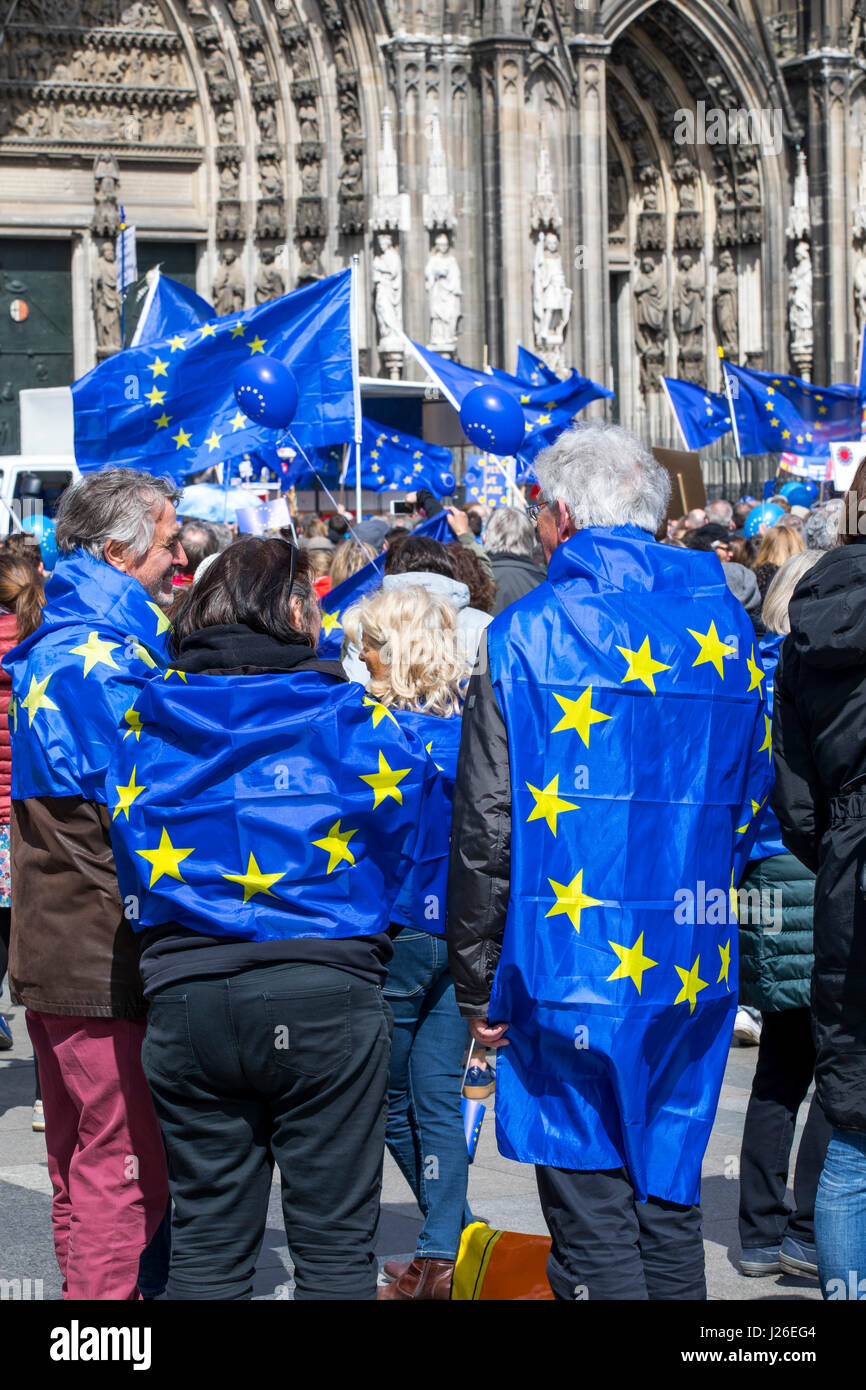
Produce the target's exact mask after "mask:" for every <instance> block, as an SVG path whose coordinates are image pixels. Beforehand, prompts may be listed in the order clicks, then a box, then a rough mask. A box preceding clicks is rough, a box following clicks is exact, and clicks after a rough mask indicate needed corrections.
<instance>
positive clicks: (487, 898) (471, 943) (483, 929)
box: [447, 635, 511, 1022]
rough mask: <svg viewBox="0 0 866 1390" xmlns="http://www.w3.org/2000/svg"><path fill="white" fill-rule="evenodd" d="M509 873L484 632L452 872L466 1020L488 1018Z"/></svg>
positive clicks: (458, 983) (464, 750)
mask: <svg viewBox="0 0 866 1390" xmlns="http://www.w3.org/2000/svg"><path fill="white" fill-rule="evenodd" d="M510 878H511V781H510V774H509V761H508V735H507V732H506V728H505V720H504V719H503V718H502V714H501V712H500V709H499V706H498V704H497V703H496V696H495V694H494V692H493V685H492V683H491V680H490V671H489V669H488V665H487V641H486V637H485V636H483V635H482V638H481V649H480V651H479V653H478V663H477V667H476V674H475V675H473V677H472V679H471V681H470V682H469V689H468V691H467V693H466V703H465V705H464V707H463V727H462V731H461V735H460V755H459V758H458V760H457V781H456V784H455V788H454V815H453V819H452V822H451V862H450V867H449V872H448V926H447V940H448V962H449V965H450V967H451V975H452V978H453V980H454V989H455V992H456V995H457V1003H458V1006H459V1008H460V1012H461V1014H462V1015H463V1016H464V1018H486V1017H487V1001H488V999H489V998H490V989H491V986H492V984H493V976H494V975H495V974H496V967H497V965H498V964H499V956H500V953H501V951H502V937H503V934H504V932H505V917H506V913H507V911H508V896H509V883H510ZM494 1022H495V1020H494Z"/></svg>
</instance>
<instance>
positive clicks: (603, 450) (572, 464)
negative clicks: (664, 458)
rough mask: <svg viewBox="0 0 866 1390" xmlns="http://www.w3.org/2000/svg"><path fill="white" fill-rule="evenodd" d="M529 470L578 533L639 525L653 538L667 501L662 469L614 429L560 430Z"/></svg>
mask: <svg viewBox="0 0 866 1390" xmlns="http://www.w3.org/2000/svg"><path fill="white" fill-rule="evenodd" d="M533 468H534V470H535V475H536V477H537V478H538V481H539V483H540V485H541V491H542V494H543V496H544V498H545V501H546V502H548V503H551V502H555V501H556V499H557V498H559V499H560V500H561V501H562V502H564V503H565V506H566V507H567V508H568V513H569V516H570V517H571V519H572V521H573V523H574V525H575V526H576V527H577V529H578V530H583V529H585V528H586V527H588V526H600V527H612V526H639V527H640V528H641V530H643V531H651V532H652V533H653V534H655V532H656V531H657V530H658V528H659V525H660V524H661V519H662V517H663V516H664V514H665V509H666V507H667V505H668V501H669V500H670V495H671V484H670V478H669V477H668V475H667V473H666V472H665V470H664V468H662V466H661V464H660V463H658V462H657V461H656V459H654V458H653V456H652V454H651V453H649V452H648V451H647V450H646V449H645V448H644V446H643V445H642V444H641V442H640V440H639V439H637V438H636V437H635V436H634V435H633V434H629V432H628V431H627V430H624V429H622V428H621V427H620V426H619V425H606V424H603V423H601V422H599V421H591V422H588V423H587V424H585V425H578V426H576V428H574V429H570V430H566V431H565V433H564V434H561V435H560V436H559V438H558V439H557V440H555V441H554V443H553V444H551V445H550V447H549V448H547V449H543V450H542V451H541V453H540V454H539V455H538V457H537V458H536V459H535V462H534V463H533Z"/></svg>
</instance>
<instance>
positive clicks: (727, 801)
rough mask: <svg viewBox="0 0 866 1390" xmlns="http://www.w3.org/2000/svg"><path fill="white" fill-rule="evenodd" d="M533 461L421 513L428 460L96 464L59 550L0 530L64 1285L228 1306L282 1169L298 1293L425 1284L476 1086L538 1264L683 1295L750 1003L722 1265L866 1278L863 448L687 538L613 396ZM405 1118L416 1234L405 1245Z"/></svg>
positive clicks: (15, 776) (63, 523)
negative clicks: (759, 516)
mask: <svg viewBox="0 0 866 1390" xmlns="http://www.w3.org/2000/svg"><path fill="white" fill-rule="evenodd" d="M535 471H536V475H537V478H538V493H537V495H536V496H535V498H534V500H532V501H531V502H530V503H529V504H528V505H527V504H524V503H521V505H519V506H518V505H515V506H502V507H498V508H496V509H495V510H491V509H489V508H487V507H485V506H482V505H478V504H472V505H469V506H466V507H465V509H461V508H459V507H456V506H447V507H446V508H445V510H446V512H447V521H448V527H449V531H450V535H451V540H450V541H449V542H448V543H443V542H441V541H436V540H433V539H431V538H430V536H429V535H426V534H413V530H414V525H415V523H417V522H418V521H419V520H421V519H423V518H424V517H426V516H429V515H430V514H431V513H432V512H434V511H435V510H437V509H438V508H439V505H440V504H438V503H437V502H436V500H435V499H434V498H433V497H432V496H431V495H430V494H419V496H418V497H417V499H415V507H416V511H415V514H414V515H413V516H407V517H405V518H403V517H401V518H393V517H392V518H388V519H385V518H381V517H370V518H368V519H366V520H360V521H356V520H355V519H354V518H353V517H352V516H351V515H350V514H348V513H343V512H341V511H340V510H335V511H333V512H331V513H329V514H325V515H321V516H320V515H318V514H314V515H310V516H307V517H296V518H295V519H294V523H293V527H292V528H290V529H287V530H285V531H283V532H281V533H280V534H279V535H272V536H269V537H264V538H262V537H250V536H246V537H244V536H240V537H239V536H237V535H236V534H235V533H234V530H233V528H231V527H229V526H227V525H218V524H214V523H211V522H207V521H202V520H200V519H197V518H194V517H183V518H181V519H179V518H178V516H177V506H178V502H179V497H178V493H177V492H176V490H175V489H174V487H173V486H172V485H171V484H170V483H169V482H168V481H166V480H163V479H157V478H153V477H151V476H149V475H147V474H143V473H138V472H132V471H130V470H126V469H113V470H107V471H105V472H103V473H99V474H90V475H87V476H85V477H84V478H83V479H81V480H80V481H78V482H76V483H74V484H73V485H72V486H71V487H70V488H69V489H68V490H67V492H66V493H65V494H64V496H63V497H62V499H61V502H60V505H59V509H58V514H57V542H58V549H59V552H60V558H59V560H58V562H57V565H56V568H55V570H54V572H53V574H52V575H51V576H50V577H49V578H48V580H47V583H46V582H45V581H46V576H45V575H44V570H43V566H42V564H41V557H40V553H39V547H38V545H37V544H36V543H35V541H34V540H33V538H30V537H27V536H24V535H21V534H18V535H11V536H9V537H8V538H7V540H6V541H5V543H4V544H3V545H2V547H0V652H2V654H3V657H4V662H3V665H2V666H0V939H2V946H0V952H2V954H0V983H2V980H3V976H4V974H5V971H6V964H7V959H6V954H7V949H8V975H9V987H10V990H11V997H12V1002H13V1003H14V1004H16V1005H23V1006H24V1007H26V1010H27V1014H26V1017H27V1026H28V1030H29V1033H30V1037H31V1039H32V1043H33V1050H34V1057H35V1061H36V1067H37V1074H36V1090H35V1101H34V1114H33V1124H34V1128H38V1129H43V1128H44V1131H45V1143H46V1150H47V1158H48V1166H49V1172H50V1175H51V1181H52V1186H53V1191H54V1197H53V1204H52V1222H53V1230H54V1242H55V1249H56V1254H57V1260H58V1264H59V1266H60V1270H61V1273H62V1276H63V1296H64V1298H67V1299H72V1300H81V1299H137V1298H139V1297H145V1298H153V1297H159V1296H163V1295H164V1296H167V1297H168V1298H170V1299H197V1300H216V1299H245V1298H250V1297H251V1296H252V1289H253V1278H254V1273H255V1267H256V1260H257V1257H258V1254H259V1250H260V1248H261V1244H262V1240H263V1237H264V1231H265V1225H266V1218H267V1205H268V1195H269V1191H270V1186H271V1180H272V1174H273V1168H274V1165H276V1166H277V1168H278V1169H279V1173H280V1177H281V1192H282V1207H283V1215H284V1220H285V1226H286V1233H287V1238H288V1243H289V1248H290V1252H291V1255H292V1259H293V1262H294V1270H295V1295H294V1296H295V1298H296V1299H299V1300H304V1299H318V1300H336V1299H353V1300H365V1299H377V1298H378V1299H379V1300H382V1301H392V1300H403V1301H412V1300H422V1301H423V1300H443V1299H448V1298H449V1297H450V1296H451V1289H452V1279H453V1274H454V1268H455V1261H456V1260H457V1257H458V1251H459V1248H460V1241H461V1235H462V1233H463V1232H464V1230H465V1229H466V1227H467V1226H468V1225H469V1224H470V1223H471V1222H473V1220H474V1219H475V1218H474V1217H473V1214H472V1211H471V1209H470V1206H469V1202H468V1197H467V1187H468V1173H469V1156H468V1151H467V1141H466V1135H465V1132H464V1120H463V1115H462V1113H461V1097H487V1096H489V1095H491V1094H492V1093H493V1092H494V1087H495V1094H496V1122H497V1140H498V1144H499V1148H500V1151H501V1152H502V1153H503V1154H504V1155H505V1156H506V1157H509V1158H512V1159H515V1160H518V1161H521V1162H524V1163H530V1164H533V1165H534V1166H535V1170H536V1174H537V1182H538V1191H539V1197H540V1201H541V1206H542V1210H543V1213H544V1217H545V1221H546V1223H547V1225H548V1228H549V1232H550V1237H551V1251H550V1258H549V1262H548V1279H549V1282H550V1286H551V1289H552V1291H553V1294H554V1297H556V1298H557V1299H560V1300H573V1299H574V1298H576V1297H588V1298H590V1299H603V1300H621V1299H631V1298H638V1299H701V1298H705V1297H706V1281H705V1273H704V1254H703V1242H702V1229H701V1209H700V1174H701V1163H702V1160H703V1157H704V1153H705V1150H706V1145H707V1142H708V1140H709V1136H710V1132H711V1129H712V1125H713V1120H714V1117H715V1112H716V1107H717V1104H718V1098H719V1093H720V1089H721V1084H722V1079H723V1074H724V1065H725V1059H726V1055H727V1050H728V1047H729V1046H730V1044H731V1040H732V1034H733V1033H734V1031H735V1029H736V1034H737V1036H738V1037H739V1038H740V1039H741V1041H744V1042H753V1043H756V1044H757V1046H758V1056H757V1066H756V1070H755V1076H754V1083H753V1087H752V1093H751V1097H750V1100H749V1105H748V1110H747V1114H746V1120H745V1128H744V1134H743V1144H742V1154H741V1164H740V1239H741V1247H742V1248H741V1252H740V1269H741V1272H742V1273H743V1275H750V1276H760V1275H769V1274H773V1273H777V1272H780V1271H781V1272H787V1273H795V1274H798V1275H801V1276H805V1277H809V1278H817V1279H818V1280H819V1282H820V1286H821V1290H822V1293H823V1295H824V1297H825V1298H851V1297H855V1298H856V1297H866V1073H864V1058H866V944H864V942H866V933H864V926H866V904H864V901H863V898H864V894H866V874H863V875H862V877H861V871H862V858H863V856H862V851H861V849H860V840H859V834H860V825H861V823H862V820H863V816H864V810H863V804H862V803H863V801H864V797H866V761H864V759H863V755H862V753H861V751H860V750H861V745H860V744H859V740H858V739H857V736H856V730H857V728H858V726H859V719H860V717H861V714H862V710H863V702H864V695H863V691H864V689H866V641H864V640H862V639H861V627H862V632H863V633H866V599H861V596H860V595H861V592H866V591H861V590H860V588H859V578H860V573H861V571H862V566H863V565H864V564H866V559H864V556H866V547H864V546H863V544H862V540H863V537H861V536H860V535H859V534H850V533H849V532H847V531H846V529H845V522H846V519H850V517H851V516H852V515H854V514H855V512H856V515H858V516H859V515H861V514H864V532H866V468H861V470H860V471H859V472H858V474H857V476H856V478H855V480H854V483H853V485H852V492H853V494H854V496H855V498H856V502H857V507H856V508H855V509H853V510H852V509H851V508H847V509H845V508H844V507H843V502H842V500H841V499H837V500H835V501H832V500H831V501H827V502H819V503H816V504H815V505H814V506H813V507H811V508H808V509H806V508H801V507H790V506H789V504H788V503H787V501H786V500H785V498H784V497H782V496H778V497H775V498H773V499H772V500H773V502H775V503H776V504H777V505H778V507H779V508H781V510H782V513H783V514H782V515H781V516H780V517H779V518H778V520H777V522H776V523H775V524H773V525H762V526H761V527H760V528H759V531H758V533H757V534H756V535H755V536H753V537H752V536H747V535H746V529H745V523H746V518H747V516H748V513H749V511H750V509H751V507H752V506H754V505H757V504H756V503H754V502H751V501H735V502H731V501H728V500H725V499H716V500H713V501H711V502H709V503H708V504H707V506H706V507H705V508H703V509H699V510H695V511H692V512H689V513H688V515H686V516H685V517H683V518H681V519H677V520H674V521H673V522H669V523H667V525H666V526H665V524H664V520H663V519H664V517H665V514H666V511H667V509H668V504H669V499H670V483H669V480H668V476H667V474H666V472H665V471H664V469H663V468H662V467H661V466H660V465H659V463H658V462H657V461H656V460H655V459H654V458H653V456H652V455H651V454H650V453H649V452H648V451H647V450H645V449H644V448H643V446H642V445H641V444H640V442H639V441H638V440H637V439H635V438H634V437H633V436H631V435H629V434H627V433H626V432H625V431H623V430H621V429H619V428H618V427H616V426H605V425H601V424H597V423H593V424H588V425H585V426H582V427H580V428H577V429H573V430H569V431H567V432H566V433H564V434H563V435H562V436H560V438H559V439H558V440H557V441H556V442H555V443H554V444H553V445H552V446H550V447H549V448H548V449H546V450H545V451H544V452H543V453H542V454H541V455H540V456H539V457H538V459H537V460H536V463H535ZM383 552H384V565H383V574H382V577H381V582H380V583H377V584H376V585H375V586H374V587H373V589H372V590H371V591H370V592H368V593H366V595H365V596H364V597H363V598H361V599H360V600H359V601H357V602H355V603H353V604H352V605H351V606H349V607H348V608H347V609H346V610H345V611H341V612H340V624H341V627H342V631H343V640H342V654H341V659H340V660H334V659H326V658H324V657H321V656H319V655H318V654H317V647H318V643H319V636H320V632H321V608H320V602H321V600H322V599H323V598H326V597H328V596H329V595H331V594H334V593H335V591H336V590H337V589H338V587H339V586H340V585H341V584H342V583H343V582H344V581H345V580H346V579H348V578H350V577H351V576H352V575H354V574H356V573H357V572H358V571H359V570H360V569H361V568H362V567H363V566H364V565H366V564H368V563H369V561H370V560H371V559H374V558H375V557H376V556H378V555H381V554H382V553H383ZM710 552H715V553H714V554H711V553H710ZM720 566H721V567H720ZM771 721H772V738H771ZM674 731H676V733H675V734H674ZM849 731H851V732H853V734H854V737H853V738H852V737H848V736H847V735H848V733H849ZM673 736H675V737H676V739H677V742H678V755H677V757H676V759H672V758H671V757H670V747H669V745H670V739H671V737H673ZM706 886H710V888H711V889H713V890H715V892H716V893H717V897H718V902H717V907H718V903H721V904H723V905H724V904H727V903H728V902H729V901H730V900H731V898H733V900H734V902H735V904H736V906H737V907H738V912H737V913H736V914H734V912H733V910H732V911H731V913H730V914H728V913H727V910H726V908H724V906H723V907H721V908H718V911H717V912H716V913H715V915H713V914H712V909H709V908H708V909H707V910H706V911H704V909H703V907H701V910H700V911H697V912H696V911H695V910H694V901H695V898H696V895H697V893H698V890H699V889H700V890H701V891H703V890H704V889H705V887H706ZM732 890H734V891H733V893H732ZM737 890H738V891H737ZM683 895H685V897H686V898H689V895H691V897H690V899H689V900H690V901H691V902H692V904H693V906H692V909H690V910H689V911H690V915H689V914H688V913H686V915H683V913H682V912H681V910H680V907H679V906H678V904H681V903H682V902H683V901H684V897H683ZM707 901H709V899H707ZM738 945H739V964H740V968H739V979H738V977H737V956H738ZM12 1045H13V1044H12V1036H11V1033H10V1031H9V1029H8V1026H7V1024H6V1023H5V1021H4V1020H3V1018H2V1015H0V1048H3V1047H6V1048H9V1047H11V1046H12ZM494 1063H495V1065H494ZM813 1079H814V1081H815V1084H816V1090H815V1093H814V1096H813V1098H812V1099H811V1101H810V1103H809V1108H808V1115H807V1118H806V1124H805V1129H804V1131H803V1134H802V1138H801V1141H800V1145H799V1151H798V1159H797V1163H796V1171H795V1173H794V1175H793V1188H794V1198H795V1206H794V1208H793V1209H791V1208H790V1207H789V1206H788V1204H787V1200H786V1189H787V1184H788V1169H789V1165H790V1158H791V1153H792V1149H793V1141H794V1133H795V1124H796V1121H797V1116H798V1112H799V1110H800V1108H801V1107H802V1106H803V1104H804V1102H805V1101H806V1098H807V1095H808V1092H809V1090H810V1087H811V1085H812V1082H813ZM386 1148H387V1150H388V1151H389V1152H390V1153H391V1154H392V1156H393V1158H394V1159H395V1160H396V1162H397V1164H398V1166H399V1168H400V1170H401V1172H402V1173H403V1175H404V1177H405V1178H406V1180H407V1182H408V1183H409V1185H410V1187H411V1189H412V1192H413V1193H414V1196H415V1198H416V1200H417V1203H418V1207H419V1209H420V1213H421V1217H422V1225H421V1228H420V1231H419V1234H418V1238H417V1245H416V1249H415V1253H414V1257H413V1258H412V1259H411V1261H407V1262H405V1263H395V1262H389V1263H387V1264H386V1265H385V1266H384V1270H383V1271H382V1273H381V1274H380V1272H379V1269H378V1262H377V1259H376V1256H375V1253H374V1241H375V1233H376V1227H377V1222H378V1218H379V1203H380V1191H381V1182H382V1165H383V1157H384V1152H385V1150H386ZM861 1281H862V1283H861Z"/></svg>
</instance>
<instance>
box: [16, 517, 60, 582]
mask: <svg viewBox="0 0 866 1390" xmlns="http://www.w3.org/2000/svg"><path fill="white" fill-rule="evenodd" d="M22 526H23V530H24V531H26V532H27V533H28V534H29V535H31V536H33V538H34V540H36V541H38V543H39V549H40V551H41V552H42V563H43V565H44V566H45V569H46V570H53V569H54V566H55V565H56V564H57V536H56V532H55V525H54V520H53V518H52V517H50V516H44V515H37V516H31V517H29V518H27V519H26V520H25V521H24V522H23V523H22Z"/></svg>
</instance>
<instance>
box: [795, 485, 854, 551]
mask: <svg viewBox="0 0 866 1390" xmlns="http://www.w3.org/2000/svg"><path fill="white" fill-rule="evenodd" d="M844 510H845V503H844V502H843V500H842V498H841V497H835V498H832V499H831V501H829V502H825V503H824V504H823V505H822V506H820V507H816V508H815V510H814V511H813V512H810V513H809V515H808V516H807V517H806V519H805V521H804V522H803V540H804V541H805V542H806V549H807V550H833V549H834V547H835V546H837V545H838V544H839V523H840V521H841V520H842V514H843V512H844Z"/></svg>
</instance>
